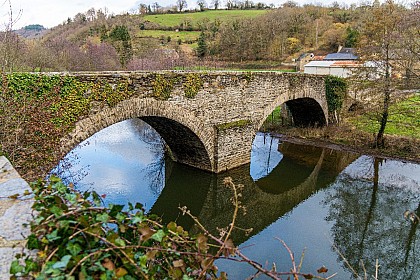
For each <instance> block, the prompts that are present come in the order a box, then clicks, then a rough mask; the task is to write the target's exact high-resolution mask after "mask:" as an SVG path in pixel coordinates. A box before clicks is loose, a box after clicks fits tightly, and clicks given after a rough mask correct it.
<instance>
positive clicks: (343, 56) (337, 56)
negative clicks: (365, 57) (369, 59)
mask: <svg viewBox="0 0 420 280" xmlns="http://www.w3.org/2000/svg"><path fill="white" fill-rule="evenodd" d="M357 59H359V57H358V56H356V55H355V54H353V53H350V52H345V53H330V54H327V55H326V56H325V57H324V60H357Z"/></svg>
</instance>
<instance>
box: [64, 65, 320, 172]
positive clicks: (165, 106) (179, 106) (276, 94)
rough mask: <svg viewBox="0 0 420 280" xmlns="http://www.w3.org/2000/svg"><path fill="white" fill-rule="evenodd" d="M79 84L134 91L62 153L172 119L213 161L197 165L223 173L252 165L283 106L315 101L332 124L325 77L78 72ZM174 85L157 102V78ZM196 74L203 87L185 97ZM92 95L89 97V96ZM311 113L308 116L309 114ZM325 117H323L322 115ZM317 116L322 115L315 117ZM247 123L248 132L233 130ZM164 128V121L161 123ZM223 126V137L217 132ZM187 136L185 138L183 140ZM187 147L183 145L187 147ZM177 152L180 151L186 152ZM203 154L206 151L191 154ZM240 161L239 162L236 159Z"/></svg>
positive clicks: (85, 124) (81, 125) (79, 128)
mask: <svg viewBox="0 0 420 280" xmlns="http://www.w3.org/2000/svg"><path fill="white" fill-rule="evenodd" d="M73 75H75V77H76V78H77V79H79V80H80V81H89V82H93V83H103V82H107V83H110V84H111V85H117V84H118V83H121V82H127V83H128V86H129V88H130V89H131V90H133V91H134V95H132V96H131V97H130V98H129V99H127V100H124V101H122V102H120V103H119V104H117V105H116V106H115V107H113V108H109V107H103V108H95V110H92V112H91V113H90V115H89V116H88V117H86V118H85V119H82V120H80V121H79V122H78V123H77V124H76V127H75V129H74V131H73V132H72V133H70V134H69V135H68V136H67V137H66V138H64V139H63V141H62V143H63V152H68V151H70V150H71V149H72V148H73V147H75V146H76V145H77V144H78V143H80V142H81V141H83V140H85V139H86V138H88V137H90V136H91V135H93V134H94V133H95V132H97V131H99V130H101V129H103V128H105V127H107V126H109V125H112V124H114V123H116V122H119V121H122V120H125V119H129V118H136V117H140V118H141V117H150V116H151V117H157V118H165V119H169V120H173V121H175V122H178V123H180V124H181V125H183V126H185V127H187V128H188V129H190V130H191V131H192V132H193V133H194V134H195V135H197V137H198V139H200V140H201V142H202V143H203V145H197V147H198V146H200V147H204V149H205V153H206V154H207V155H208V158H209V159H210V162H211V164H210V167H209V165H208V164H207V163H206V165H205V164H204V163H200V162H197V163H196V164H195V166H196V167H197V166H199V167H200V165H201V168H202V169H206V170H209V171H212V172H220V171H223V170H225V169H226V168H231V167H235V166H238V165H241V164H244V163H247V162H249V159H250V147H251V144H252V140H253V138H254V136H255V133H256V132H257V130H258V129H259V128H260V127H261V125H262V123H263V122H264V120H265V118H266V117H267V116H268V115H269V114H270V113H271V112H272V111H273V110H274V109H275V108H276V107H277V106H279V105H281V104H283V103H284V102H286V101H288V100H292V99H299V98H312V99H314V100H315V101H316V102H317V103H318V104H319V110H318V111H320V112H321V115H325V118H326V119H328V115H327V114H328V110H327V101H326V98H325V86H324V78H323V77H321V76H315V75H305V74H297V73H275V72H264V73H263V72H252V73H251V72H173V71H171V72H169V71H168V72H117V73H107V72H105V73H76V74H73ZM158 75H159V76H160V77H159V78H161V79H162V78H163V79H165V81H168V82H169V83H170V84H171V85H172V86H173V88H172V90H171V96H170V97H169V99H168V100H157V99H156V98H155V97H154V94H155V93H154V91H153V83H154V82H155V81H156V78H157V77H158ZM191 75H196V77H198V79H199V82H200V85H201V86H200V88H199V90H198V92H197V94H196V96H195V97H193V98H188V97H186V96H185V91H186V88H187V82H188V81H187V80H188V77H191ZM86 94H89V93H86ZM305 112H306V113H308V114H311V112H310V111H308V110H306V111H305ZM322 113H323V114H322ZM317 114H318V115H320V114H319V112H317ZM232 123H242V125H243V124H244V123H246V124H247V127H246V128H243V127H242V128H238V127H237V126H235V125H233V126H229V124H232ZM159 124H162V122H159ZM223 126H224V127H225V128H224V129H223V133H220V130H219V129H218V127H219V128H220V127H223ZM171 136H173V137H170V138H171V141H172V143H168V145H169V146H172V147H174V145H180V146H182V145H185V143H186V142H188V141H185V137H186V136H185V135H171ZM183 137H184V138H183ZM184 147H185V146H184ZM182 149H183V148H182V147H178V148H177V150H182ZM192 152H193V153H194V154H200V155H202V154H203V152H202V151H192ZM235 157H236V159H235Z"/></svg>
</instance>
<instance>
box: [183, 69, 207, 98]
mask: <svg viewBox="0 0 420 280" xmlns="http://www.w3.org/2000/svg"><path fill="white" fill-rule="evenodd" d="M202 86H203V80H202V79H201V77H200V75H199V74H197V73H189V74H187V75H186V78H185V82H184V92H185V96H186V97H187V98H194V97H195V96H196V95H197V93H198V91H199V90H200V88H201V87H202Z"/></svg>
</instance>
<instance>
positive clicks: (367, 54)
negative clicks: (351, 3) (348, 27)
mask: <svg viewBox="0 0 420 280" xmlns="http://www.w3.org/2000/svg"><path fill="white" fill-rule="evenodd" d="M408 12H409V11H408V10H407V9H406V8H404V7H403V6H401V5H398V4H396V3H395V2H394V1H393V0H387V1H386V2H385V3H383V4H380V3H374V5H373V6H371V7H370V11H369V12H368V13H366V16H365V18H364V22H363V26H362V28H361V34H362V38H361V40H360V42H359V46H358V53H359V55H360V56H361V59H362V60H363V61H364V62H365V63H369V65H370V66H371V67H364V68H362V71H361V72H365V73H362V74H363V75H364V76H365V77H370V78H369V79H368V80H366V79H364V80H363V81H361V82H362V83H364V84H365V85H368V87H369V90H370V91H373V93H376V95H381V96H382V97H381V102H382V106H381V107H382V109H381V114H380V118H379V130H378V133H377V135H376V139H375V146H376V147H379V148H381V147H384V145H385V143H384V133H385V128H386V125H387V122H388V114H389V113H388V108H389V106H390V103H391V96H392V93H393V92H395V90H396V86H397V85H398V84H399V83H400V82H401V79H399V78H398V76H399V75H398V74H399V72H400V71H401V70H402V69H401V67H400V66H399V65H401V64H404V63H403V62H407V61H410V60H412V58H413V56H412V55H410V54H411V53H412V51H413V49H410V48H412V47H413V44H408V43H407V42H408V41H407V40H405V39H404V38H410V36H411V35H410V34H411V33H409V32H411V31H412V30H413V28H414V30H415V28H417V30H418V22H417V23H414V27H412V28H408V27H407V26H406V23H407V22H406V21H407V19H408V18H409V16H408ZM407 16H408V17H407ZM416 26H417V27H416ZM414 32H415V31H414ZM417 32H418V31H417ZM417 35H418V33H417ZM417 46H418V36H417ZM416 50H417V55H415V56H414V57H417V62H418V47H417V49H416Z"/></svg>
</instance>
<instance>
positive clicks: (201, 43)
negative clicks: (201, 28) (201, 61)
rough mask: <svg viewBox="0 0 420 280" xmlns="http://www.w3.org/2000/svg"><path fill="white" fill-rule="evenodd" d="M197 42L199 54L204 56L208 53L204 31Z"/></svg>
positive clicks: (201, 56)
mask: <svg viewBox="0 0 420 280" xmlns="http://www.w3.org/2000/svg"><path fill="white" fill-rule="evenodd" d="M197 44H198V47H197V56H198V57H200V58H203V57H204V56H205V55H206V54H207V43H206V34H204V32H201V33H200V37H198V42H197Z"/></svg>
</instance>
